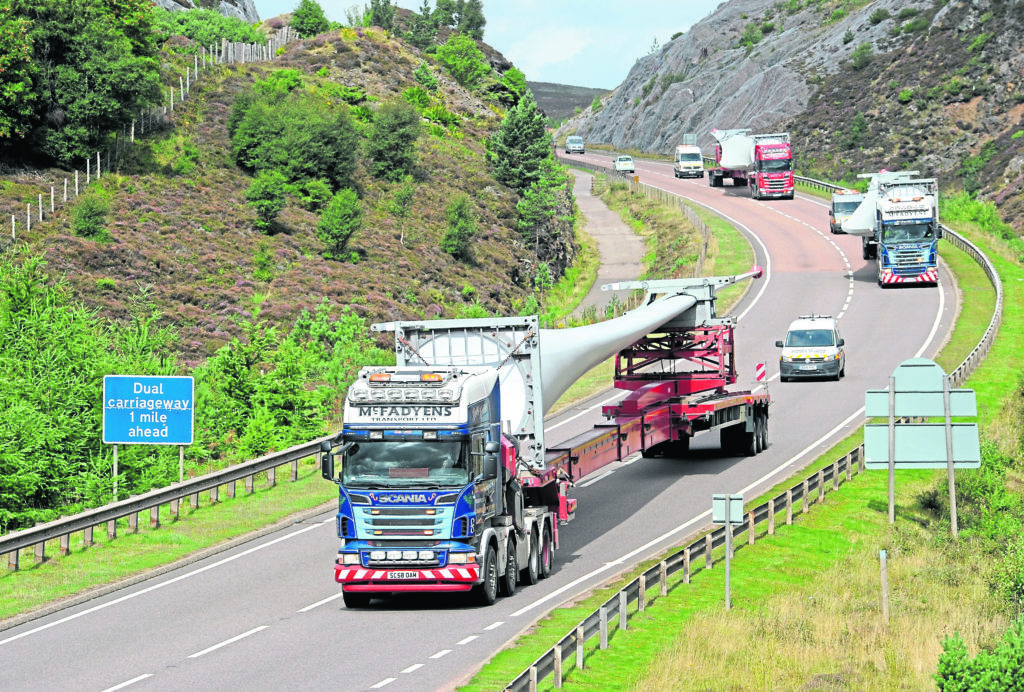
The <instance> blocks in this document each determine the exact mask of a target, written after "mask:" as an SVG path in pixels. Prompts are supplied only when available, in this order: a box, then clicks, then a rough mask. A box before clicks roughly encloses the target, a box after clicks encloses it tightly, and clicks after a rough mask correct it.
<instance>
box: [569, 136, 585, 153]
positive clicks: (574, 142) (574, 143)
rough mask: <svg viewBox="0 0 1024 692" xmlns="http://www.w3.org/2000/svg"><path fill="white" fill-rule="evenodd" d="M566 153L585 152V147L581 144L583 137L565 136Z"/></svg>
mask: <svg viewBox="0 0 1024 692" xmlns="http://www.w3.org/2000/svg"><path fill="white" fill-rule="evenodd" d="M565 153H566V154H586V153H587V147H586V145H585V144H583V138H582V137H580V136H579V135H569V136H568V137H566V138H565Z"/></svg>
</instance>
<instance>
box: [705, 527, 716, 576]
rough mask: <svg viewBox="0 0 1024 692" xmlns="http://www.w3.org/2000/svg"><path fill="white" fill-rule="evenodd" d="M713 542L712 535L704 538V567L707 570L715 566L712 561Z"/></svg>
mask: <svg viewBox="0 0 1024 692" xmlns="http://www.w3.org/2000/svg"><path fill="white" fill-rule="evenodd" d="M712 543H713V541H712V540H711V534H710V533H709V534H706V535H705V536H704V566H705V567H706V568H707V569H711V568H712V567H713V566H714V564H715V563H714V562H712V561H711V546H712Z"/></svg>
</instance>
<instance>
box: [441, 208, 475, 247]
mask: <svg viewBox="0 0 1024 692" xmlns="http://www.w3.org/2000/svg"><path fill="white" fill-rule="evenodd" d="M446 215H447V217H448V229H447V230H446V231H445V233H444V237H443V238H442V239H441V249H442V250H444V251H445V252H447V253H448V254H449V255H451V256H453V257H455V258H457V259H462V260H466V261H469V260H471V259H472V256H471V253H470V241H472V240H473V238H474V237H475V236H476V216H475V215H474V214H473V203H472V202H471V201H470V199H469V195H466V194H465V193H463V194H460V195H458V196H457V197H455V199H453V200H452V201H451V202H450V203H449V204H448V208H447V210H446Z"/></svg>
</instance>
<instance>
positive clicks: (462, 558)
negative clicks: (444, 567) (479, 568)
mask: <svg viewBox="0 0 1024 692" xmlns="http://www.w3.org/2000/svg"><path fill="white" fill-rule="evenodd" d="M475 562H476V553H448V564H449V565H466V564H472V563H475Z"/></svg>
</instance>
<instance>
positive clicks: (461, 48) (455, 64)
mask: <svg viewBox="0 0 1024 692" xmlns="http://www.w3.org/2000/svg"><path fill="white" fill-rule="evenodd" d="M437 60H438V62H440V63H441V64H442V65H444V66H445V67H446V68H448V71H449V72H450V73H451V75H452V77H454V78H455V81H457V82H458V83H459V84H461V85H462V86H464V87H466V88H467V89H473V88H475V87H476V86H478V85H479V84H480V80H481V79H483V77H484V75H486V74H488V73H489V72H490V71H491V66H490V65H489V64H488V62H487V58H486V57H485V56H484V54H483V52H481V50H480V49H479V48H477V45H476V41H474V40H473V39H471V38H470V37H469V36H462V35H460V34H452V35H451V37H449V39H448V40H447V41H446V42H445V44H444V45H443V46H438V48H437Z"/></svg>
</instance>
